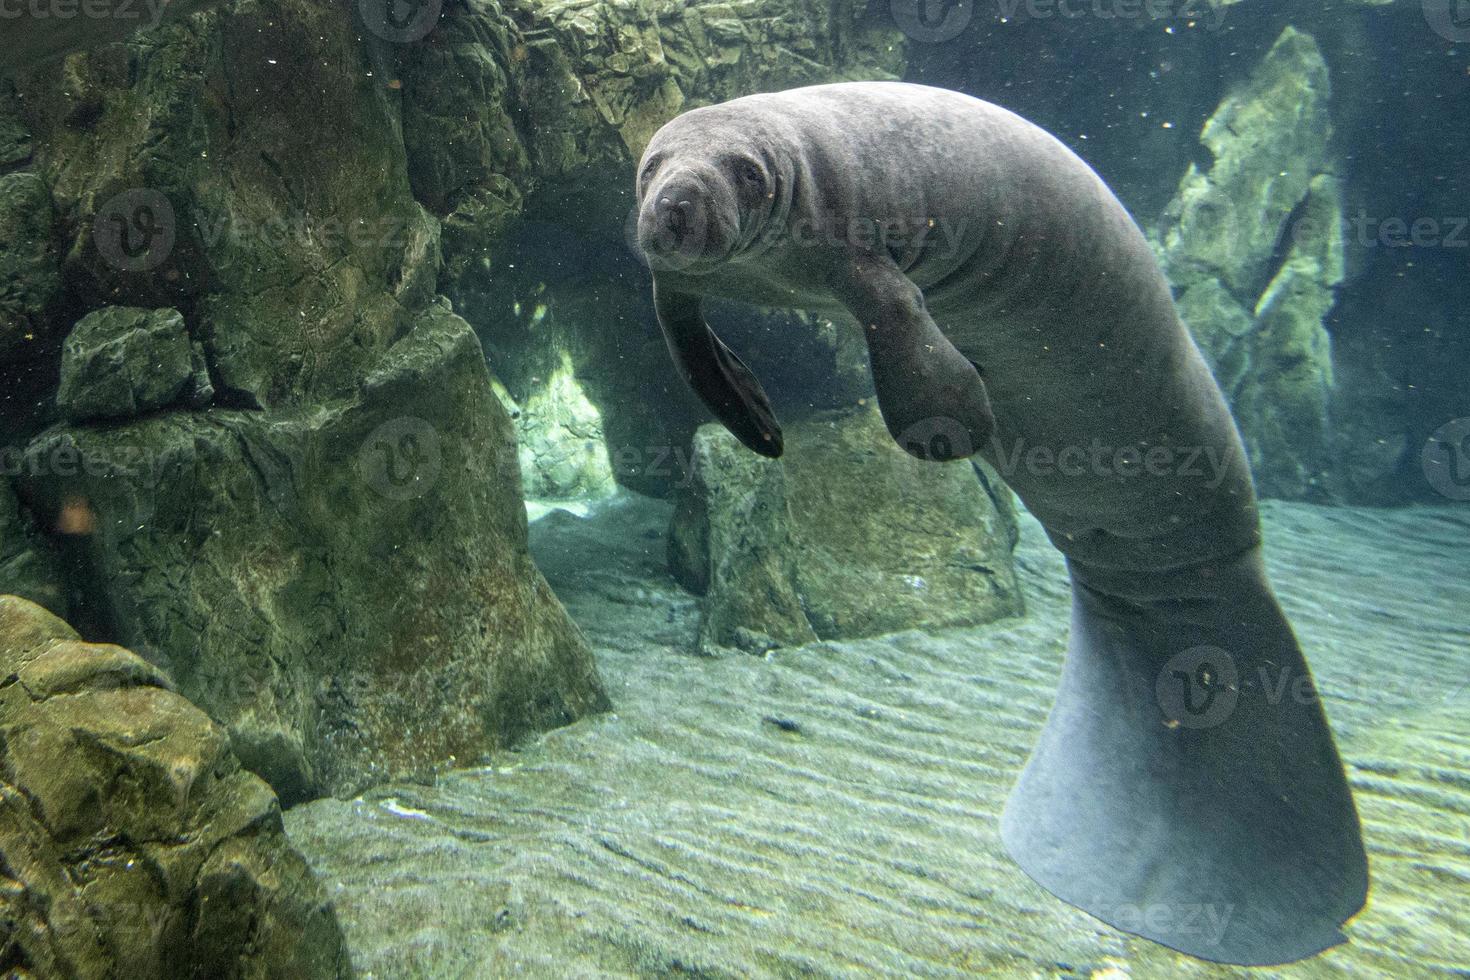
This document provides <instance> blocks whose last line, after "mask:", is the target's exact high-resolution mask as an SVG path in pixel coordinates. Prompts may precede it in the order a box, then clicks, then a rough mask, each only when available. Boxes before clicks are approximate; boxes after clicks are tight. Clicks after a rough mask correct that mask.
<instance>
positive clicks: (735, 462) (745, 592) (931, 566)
mask: <svg viewBox="0 0 1470 980" xmlns="http://www.w3.org/2000/svg"><path fill="white" fill-rule="evenodd" d="M785 435H786V448H787V452H786V454H785V456H784V457H783V458H782V459H781V460H780V461H779V462H776V461H769V460H763V459H761V458H759V457H757V456H755V455H754V454H751V453H749V452H746V453H741V452H740V446H739V443H738V442H737V441H736V440H735V439H734V437H733V436H730V435H729V434H728V433H725V432H724V431H723V429H721V428H719V427H716V426H713V425H709V426H704V427H702V428H701V429H700V430H699V434H698V435H697V436H696V439H695V453H694V465H693V467H692V480H691V483H690V485H689V487H688V488H687V489H686V490H685V491H684V492H683V493H681V495H680V498H679V501H678V506H677V508H676V511H675V516H674V520H673V523H672V526H671V530H670V536H669V537H670V566H671V569H672V570H673V572H674V575H675V577H676V578H678V579H679V581H680V582H681V583H683V584H684V585H685V586H686V587H688V588H690V589H691V590H692V591H696V592H702V593H703V594H705V596H706V599H705V626H704V631H705V634H706V637H707V639H708V640H709V641H710V642H713V643H716V644H721V645H727V646H734V645H739V644H737V643H735V642H734V640H735V631H736V628H737V627H741V626H744V627H746V628H747V629H749V630H751V631H754V632H756V633H762V634H767V635H769V636H771V637H773V638H774V639H776V640H778V641H781V642H782V643H783V644H784V645H790V644H793V643H799V642H802V639H801V638H802V637H804V636H806V635H807V633H808V631H809V632H811V633H814V634H815V635H816V636H818V637H820V638H822V639H851V638H856V637H864V636H874V635H878V634H882V633H892V632H896V631H899V630H905V629H944V628H948V627H953V626H973V625H979V624H983V623H989V622H994V621H995V620H997V619H1002V618H1004V617H1007V616H1016V615H1020V614H1021V613H1022V612H1023V611H1024V606H1023V603H1022V599H1021V594H1020V591H1019V589H1018V587H1017V585H1016V578H1015V570H1014V568H1013V566H1012V560H1011V552H1012V548H1013V547H1014V544H1015V533H1016V525H1015V521H1014V512H1013V510H1012V504H1011V499H1010V491H1009V490H1006V489H1005V488H1004V486H1003V484H1002V483H1001V481H1000V480H999V478H998V477H996V476H995V475H994V474H991V473H988V472H986V471H984V470H983V469H981V468H979V467H976V466H972V465H971V464H970V463H969V462H960V463H950V464H943V465H939V464H932V463H924V462H920V461H919V460H916V459H913V458H912V457H910V456H909V455H907V454H906V453H904V452H903V451H902V450H901V449H899V448H898V447H897V446H896V445H894V444H893V440H892V437H891V436H889V434H888V431H887V429H886V428H885V427H884V425H883V420H882V419H881V417H879V415H878V412H877V410H876V409H875V408H873V407H872V406H871V405H869V406H866V407H864V408H862V409H861V410H859V411H856V412H825V413H819V414H817V415H814V416H812V417H811V418H809V419H805V420H802V421H800V422H798V423H797V424H795V425H792V426H789V427H788V428H787V429H786V432H785ZM790 594H794V595H795V596H796V597H797V599H798V602H799V607H798V608H799V616H798V613H797V610H795V609H793V608H792V607H791V604H790V601H789V599H788V598H787V597H788V595H790ZM772 597H776V598H777V599H778V600H779V601H774V602H773V601H772ZM772 611H774V612H775V613H776V614H777V615H778V618H779V622H780V623H781V624H782V627H781V629H780V630H778V629H773V628H772V627H771V626H770V624H769V623H768V622H766V621H764V620H762V619H761V618H760V617H761V616H769V615H771V613H772Z"/></svg>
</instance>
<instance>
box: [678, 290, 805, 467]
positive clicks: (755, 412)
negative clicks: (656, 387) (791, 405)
mask: <svg viewBox="0 0 1470 980" xmlns="http://www.w3.org/2000/svg"><path fill="white" fill-rule="evenodd" d="M653 305H654V309H655V310H656V311H657V312H658V322H659V326H660V327H662V328H663V332H664V340H665V341H667V342H668V345H669V353H670V354H672V355H673V357H674V363H675V364H677V365H678V366H679V370H680V372H681V373H682V374H683V375H684V380H685V381H686V382H688V384H689V387H691V388H692V389H694V393H695V394H696V395H698V396H699V398H700V400H701V401H703V402H704V404H705V405H706V406H707V407H708V408H709V410H710V411H711V412H713V413H714V415H715V418H717V419H719V420H720V422H722V423H723V424H724V426H725V428H727V429H729V430H730V432H731V433H733V434H734V435H735V437H736V438H737V439H739V440H740V441H741V442H742V443H744V444H745V445H746V447H747V448H749V449H751V450H753V451H754V452H757V453H760V454H761V455H762V456H769V457H771V458H772V459H776V458H778V457H780V455H781V452H782V448H783V443H782V438H781V426H780V425H779V424H778V423H777V422H776V415H775V412H774V411H772V409H771V400H770V399H769V398H767V397H766V392H765V389H763V388H762V387H761V383H760V382H759V381H757V380H756V377H755V375H754V374H752V373H751V370H750V368H748V367H746V366H745V363H744V362H743V361H741V360H740V358H738V357H736V356H735V352H734V351H732V350H730V348H728V347H726V346H725V345H724V344H723V343H721V341H720V338H718V337H716V336H715V333H714V331H713V330H711V329H710V328H709V325H708V324H706V323H705V322H704V317H703V315H701V314H700V312H699V297H697V296H693V295H690V294H688V293H680V292H677V291H673V290H669V289H664V288H660V285H659V282H658V279H657V277H655V279H654V283H653Z"/></svg>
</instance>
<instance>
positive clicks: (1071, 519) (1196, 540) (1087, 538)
mask: <svg viewBox="0 0 1470 980" xmlns="http://www.w3.org/2000/svg"><path fill="white" fill-rule="evenodd" d="M638 193H639V220H638V234H639V242H640V246H641V248H642V250H643V251H644V252H645V254H646V255H647V257H648V260H649V264H650V266H651V268H652V269H653V270H654V293H655V305H656V307H657V310H658V315H659V320H660V323H661V325H662V327H663V329H664V332H665V336H666V339H667V340H668V343H669V348H670V351H671V353H672V354H673V357H674V359H675V361H676V363H677V364H678V366H679V367H680V369H681V371H682V373H683V374H684V376H685V377H686V379H687V380H688V381H689V382H690V384H691V385H692V387H693V388H694V390H695V391H696V393H698V394H699V395H700V397H701V398H702V399H703V400H704V401H705V403H706V404H707V405H708V406H709V408H710V409H711V411H712V412H713V413H714V414H715V415H716V417H717V418H719V419H720V420H721V421H722V422H723V423H724V424H725V425H726V426H727V427H728V428H730V430H731V431H732V432H733V433H734V434H735V435H736V436H737V437H739V438H740V439H741V440H742V441H744V442H745V443H746V445H747V446H749V447H750V448H751V449H753V450H755V451H756V452H760V453H763V454H765V455H768V456H778V455H780V453H781V449H782V446H781V435H780V428H779V425H778V423H777V422H776V419H775V418H774V416H773V414H772V412H771V409H770V405H769V402H768V400H767V399H766V396H765V394H764V392H763V391H762V390H761V388H760V384H759V382H758V381H757V380H756V379H755V378H754V377H753V376H752V374H751V373H750V371H749V370H748V369H746V367H745V365H744V364H743V363H741V362H740V360H739V359H738V358H737V357H736V356H735V355H734V354H733V353H732V352H731V351H730V350H729V349H728V348H726V347H725V346H724V345H723V344H722V343H721V342H720V341H719V339H718V338H717V337H715V336H714V335H713V333H712V332H711V331H710V330H709V329H708V327H707V326H705V324H704V321H703V319H702V317H701V316H700V312H699V301H700V298H701V297H703V296H720V297H725V298H730V299H735V300H743V301H747V302H750V303H755V304H759V305H765V306H783V307H799V308H805V309H810V310H815V311H822V312H833V313H840V312H846V313H850V314H851V315H852V316H853V317H854V318H855V319H856V320H857V322H858V323H859V324H860V325H861V327H862V329H863V333H864V336H865V337H866V339H867V341H868V349H869V354H870V361H871V364H872V368H873V378H874V385H875V388H876V390H877V393H878V400H879V405H880V408H881V410H882V412H883V416H884V419H885V421H886V422H887V424H888V428H889V429H890V431H891V432H892V433H893V435H894V437H895V438H896V439H897V440H898V441H899V443H900V444H901V445H903V446H904V448H906V449H907V450H909V451H910V452H911V453H913V454H915V455H917V456H920V457H924V458H934V459H948V458H957V457H963V456H967V455H970V454H972V453H976V452H978V453H979V454H981V455H982V456H984V457H985V458H986V459H987V460H988V461H989V462H990V463H991V464H992V465H994V466H996V467H997V468H998V469H999V470H1000V471H1001V473H1002V474H1003V475H1004V476H1005V478H1006V480H1007V482H1008V483H1009V484H1010V485H1011V487H1012V488H1013V489H1014V490H1015V491H1016V492H1017V494H1018V495H1019V496H1020V497H1021V498H1022V500H1023V501H1024V502H1025V504H1026V506H1027V508H1028V509H1029V510H1030V511H1031V512H1032V513H1033V514H1034V515H1035V516H1036V517H1037V518H1038V519H1039V520H1040V521H1041V522H1042V524H1043V525H1044V526H1045V528H1046V530H1047V533H1048V535H1049V536H1050V537H1051V539H1052V541H1053V542H1054V543H1055V544H1056V546H1057V547H1058V548H1059V549H1060V550H1061V551H1062V552H1063V553H1064V554H1065V555H1066V557H1067V561H1068V567H1069V570H1070V572H1071V576H1072V584H1073V597H1074V601H1073V622H1072V631H1071V639H1070V644H1069V649H1068V654H1067V659H1066V663H1065V666H1064V668H1063V676H1062V681H1061V685H1060V687H1059V689H1058V692H1057V698H1056V702H1055V704H1054V705H1053V708H1052V710H1051V713H1050V715H1049V717H1048V719H1047V722H1046V725H1045V727H1044V729H1043V732H1042V734H1041V737H1040V739H1039V741H1038V744H1037V746H1036V748H1035V750H1034V751H1033V753H1032V755H1031V758H1030V760H1029V761H1028V763H1027V765H1026V768H1025V770H1024V772H1023V773H1022V775H1021V777H1020V779H1019V781H1018V783H1017V785H1016V787H1015V789H1014V791H1013V792H1012V795H1011V798H1010V800H1009V802H1008V803H1007V806H1006V811H1005V814H1004V816H1003V818H1002V821H1001V833H1002V837H1003V839H1004V841H1005V844H1006V846H1007V849H1008V850H1009V851H1010V853H1011V855H1012V856H1013V857H1014V858H1015V860H1016V861H1017V863H1018V864H1019V865H1020V866H1021V867H1022V868H1023V869H1025V871H1026V872H1027V873H1028V874H1029V875H1030V876H1031V877H1032V878H1034V879H1035V880H1036V881H1037V882H1039V883H1040V884H1041V885H1043V886H1044V887H1046V888H1047V889H1048V890H1050V891H1051V892H1052V893H1053V894H1055V895H1057V896H1058V897H1060V898H1062V899H1064V900H1065V901H1068V902H1070V903H1072V904H1074V905H1076V906H1078V907H1079V908H1082V909H1084V910H1086V911H1087V912H1090V913H1091V914H1093V915H1095V916H1097V917H1098V918H1100V919H1102V920H1103V921H1105V922H1108V923H1110V924H1112V925H1114V926H1116V927H1118V928H1120V929H1123V930H1125V931H1128V932H1133V933H1137V934H1139V935H1142V936H1145V937H1147V938H1149V939H1153V940H1155V941H1158V942H1160V943H1163V944H1165V945H1168V946H1170V947H1173V948H1175V949H1178V950H1181V951H1183V952H1186V953H1189V954H1191V955H1194V956H1198V957H1201V958H1204V959H1209V960H1216V961H1220V962H1228V963H1240V964H1258V965H1264V964H1275V963H1282V962H1288V961H1291V960H1296V959H1300V958H1302V957H1305V956H1309V955H1311V954H1313V953H1316V952H1318V951H1320V950H1322V949H1324V948H1326V947H1328V946H1331V945H1333V944H1335V943H1337V942H1341V941H1342V939H1343V936H1342V933H1341V931H1340V928H1339V927H1340V926H1341V925H1342V923H1344V922H1345V921H1346V920H1347V919H1348V918H1350V917H1351V916H1352V915H1353V914H1355V913H1356V912H1357V911H1358V910H1359V909H1360V908H1361V907H1362V904H1363V901H1364V899H1365V897H1366V892H1367V884H1368V877H1367V862H1366V858H1365V855H1364V851H1363V845H1362V840H1361V834H1360V830H1359V823H1358V818H1357V813H1356V810H1355V809H1354V806H1353V801H1352V796H1351V794H1350V792H1349V789H1348V786H1347V782H1346V780H1345V778H1344V775H1343V771H1342V766H1341V763H1340V761H1339V759H1338V755H1337V750H1336V748H1335V746H1334V744H1333V740H1332V736H1331V733H1330V730H1329V729H1328V726H1327V722H1326V719H1325V717H1324V715H1323V713H1322V710H1321V707H1320V705H1319V704H1318V703H1317V701H1316V699H1315V697H1314V696H1313V695H1312V689H1311V681H1310V674H1309V672H1308V668H1307V665H1306V662H1305V660H1304V659H1303V657H1302V654H1301V652H1300V650H1299V648H1298V645H1297V642H1296V640H1295V638H1294V637H1293V635H1292V631H1291V627H1290V626H1289V624H1288V623H1287V621H1286V619H1285V618H1284V616H1283V615H1282V613H1281V611H1280V608H1279V607H1278V605H1277V603H1276V600H1275V598H1274V596H1273V595H1272V593H1271V589H1270V586H1269V585H1268V583H1267V581H1266V577H1265V572H1264V569H1263V566H1262V562H1261V557H1260V533H1259V522H1258V517H1257V513H1256V506H1255V498H1254V492H1253V489H1252V485H1251V479H1250V474H1249V470H1248V467H1247V465H1246V462H1245V454H1244V451H1243V449H1242V446H1241V442H1240V438H1239V435H1238V434H1237V432H1236V429H1235V426H1234V423H1233V421H1232V419H1231V417H1230V413H1229V410H1228V408H1227V407H1226V404H1225V401H1224V399H1223V397H1222V395H1221V393H1220V391H1219V388H1218V386H1217V385H1216V383H1215V381H1214V379H1213V378H1212V376H1211V374H1210V371H1209V369H1208V367H1207V366H1206V364H1205V362H1204V360H1203V359H1202V357H1201V356H1200V353H1199V351H1198V349H1197V348H1196V347H1195V345H1194V343H1193V341H1192V340H1191V339H1190V336H1189V334H1188V332H1187V331H1186V330H1185V328H1184V326H1183V325H1182V324H1181V322H1180V320H1179V317H1178V315H1177V313H1176V311H1175V308H1174V304H1173V300H1172V296H1171V293H1170V289H1169V285H1168V283H1167V282H1166V281H1165V278H1164V276H1163V274H1162V273H1161V272H1160V270H1159V267H1158V265H1157V263H1156V261H1155V259H1154V256H1153V254H1152V252H1151V250H1150V248H1149V246H1148V243H1147V241H1146V240H1145V238H1144V236H1143V234H1142V233H1141V232H1140V231H1139V229H1138V227H1137V226H1136V225H1135V224H1134V222H1133V221H1132V219H1131V218H1130V217H1129V215H1128V214H1127V212H1126V210H1125V209H1124V208H1123V206H1122V205H1121V204H1120V203H1119V202H1118V201H1117V199H1116V198H1115V197H1114V196H1113V194H1112V193H1111V192H1110V191H1109V190H1108V188H1107V187H1106V185H1104V183H1103V182H1102V180H1101V179H1100V178H1098V176H1097V175H1096V174H1095V173H1094V172H1093V171H1092V170H1091V169H1090V168H1089V167H1088V166H1087V165H1086V164H1085V163H1083V162H1082V161H1081V160H1080V159H1079V158H1078V157H1077V156H1075V155H1074V154H1073V153H1072V152H1071V151H1069V150H1068V149H1067V148H1066V147H1064V146H1063V145H1062V144H1061V143H1060V142H1058V141H1057V140H1056V139H1054V138H1053V137H1051V136H1050V135H1048V134H1047V133H1045V132H1044V131H1042V130H1041V129H1039V128H1037V127H1036V126H1034V125H1032V124H1030V123H1028V122H1026V121H1025V120H1023V119H1021V118H1020V117H1018V116H1016V115H1014V114H1012V113H1010V112H1008V111H1006V110H1004V109H1001V108H999V107H997V106H993V105H990V104H988V103H985V102H981V101H979V100H976V99H973V98H970V97H968V96H965V95H962V94H959V93H955V92H951V91H947V90H943V89H934V88H929V87H925V86H918V85H907V84H899V83H885V82H862V83H849V84H838V85H824V86H815V87H811V88H803V89H796V90H793V91H788V92H781V93H774V94H766V95H754V96H749V97H746V98H741V99H736V100H734V101H731V102H727V103H723V104H721V105H716V106H710V107H707V108H701V109H696V110H693V111H690V112H688V113H685V114H684V115H682V116H680V117H678V118H677V119H675V120H673V121H672V122H670V123H669V124H668V125H667V126H665V127H664V128H663V129H662V130H660V131H659V132H658V133H657V134H656V135H655V136H654V138H653V140H652V141H651V142H650V144H649V146H648V148H647V150H646V152H645V154H644V157H643V160H642V162H641V164H640V168H639V174H638Z"/></svg>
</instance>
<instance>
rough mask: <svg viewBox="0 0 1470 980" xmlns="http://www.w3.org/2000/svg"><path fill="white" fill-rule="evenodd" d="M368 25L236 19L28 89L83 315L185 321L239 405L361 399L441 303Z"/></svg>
mask: <svg viewBox="0 0 1470 980" xmlns="http://www.w3.org/2000/svg"><path fill="white" fill-rule="evenodd" d="M355 10H356V8H355V7H354V6H352V5H347V6H343V5H339V4H319V3H311V2H308V0H265V2H261V3H245V4H233V5H229V6H227V7H222V8H220V9H216V10H211V11H209V12H206V13H201V14H198V15H197V16H194V17H190V18H186V19H182V20H179V21H177V22H174V23H171V24H168V25H166V26H164V27H162V28H160V29H159V30H157V31H153V32H151V33H150V34H149V35H148V37H147V40H146V42H145V41H144V40H142V39H135V40H132V41H128V42H126V43H124V44H119V45H108V46H106V47H104V48H99V49H97V50H95V51H93V52H90V53H88V54H86V55H85V56H78V57H72V58H68V59H66V60H65V61H63V62H60V63H58V64H56V65H50V66H47V67H45V68H44V69H41V70H37V71H35V72H32V73H30V74H28V75H26V76H24V77H23V78H21V79H19V80H18V82H17V85H18V87H19V92H20V96H21V99H20V100H19V104H20V105H21V106H22V107H23V110H24V121H25V123H26V125H27V126H28V128H29V131H30V134H31V137H32V141H33V145H34V167H35V170H36V173H37V174H39V175H40V177H41V178H42V179H43V180H44V181H45V183H46V184H47V185H48V186H49V187H50V190H51V195H52V197H53V199H54V200H55V207H56V212H57V213H58V214H60V215H63V216H64V221H62V222H61V223H60V230H59V236H60V238H61V243H60V252H61V254H62V255H63V256H64V259H63V268H64V272H65V276H66V281H67V284H68V289H69V291H70V293H71V295H69V297H68V299H69V300H70V302H71V304H72V305H73V307H74V308H77V309H81V310H88V309H96V308H100V307H103V306H110V305H118V306H136V307H144V308H160V307H169V308H174V309H178V310H181V311H183V312H184V313H185V315H186V316H187V318H188V322H189V328H190V332H191V334H192V335H193V336H194V337H195V338H196V339H198V340H200V341H201V342H202V343H203V345H204V347H205V352H206V354H207V355H208V358H209V362H210V366H211V369H212V370H213V372H214V377H215V381H216V384H217V385H218V387H219V388H220V392H219V395H220V398H221V400H222V401H224V402H226V403H228V404H230V405H232V406H237V407H259V408H265V407H273V406H283V407H286V406H298V405H309V404H312V403H314V402H317V401H319V400H322V399H325V398H330V397H342V396H345V395H347V394H348V393H350V392H351V391H352V390H353V389H355V388H356V386H357V384H358V382H359V381H360V379H361V377H362V376H363V374H364V373H365V372H366V371H367V370H369V369H370V367H369V366H370V365H371V364H372V362H373V361H374V360H375V358H376V357H377V356H378V355H379V354H380V353H381V352H382V351H383V350H384V349H386V348H387V347H388V346H389V345H391V344H392V343H393V341H394V340H395V339H396V338H398V337H400V336H402V334H403V333H404V332H405V331H406V330H407V328H408V325H409V323H410V322H411V321H412V318H413V315H414V314H415V313H416V312H417V311H418V310H420V309H422V308H423V307H424V305H426V304H427V303H428V302H429V301H430V300H431V299H432V298H433V296H434V295H435V293H436V278H437V274H438V269H439V244H438V243H439V225H438V222H437V221H435V220H434V219H433V217H432V216H431V215H429V214H428V213H427V212H426V211H425V210H424V209H423V208H422V207H421V206H420V205H419V204H418V203H417V202H416V201H415V200H414V198H413V194H412V190H411V188H410V183H409V179H408V165H407V160H406V158H405V153H404V147H403V142H402V139H401V136H400V123H399V120H398V118H397V109H396V104H395V103H396V96H393V95H392V94H391V92H390V90H389V89H388V88H387V82H386V80H385V79H383V78H381V77H379V76H378V75H376V74H375V73H374V71H373V70H372V69H373V65H372V64H371V63H370V61H369V58H368V55H367V49H366V48H365V45H364V44H363V42H362V40H361V39H360V36H359V35H360V34H361V33H362V31H361V30H360V28H359V26H358V25H357V23H356V22H355V21H354V17H355V16H356V14H355Z"/></svg>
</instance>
